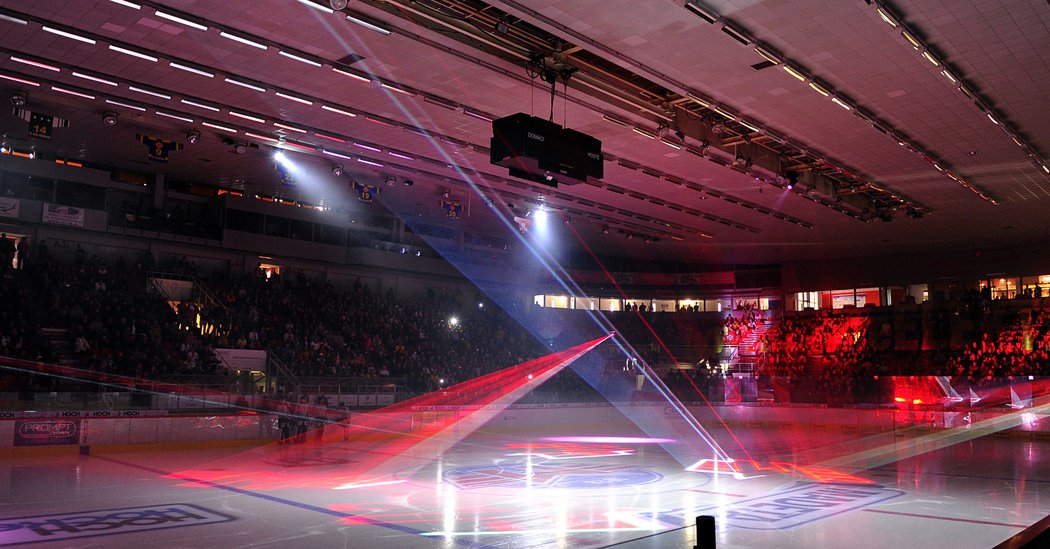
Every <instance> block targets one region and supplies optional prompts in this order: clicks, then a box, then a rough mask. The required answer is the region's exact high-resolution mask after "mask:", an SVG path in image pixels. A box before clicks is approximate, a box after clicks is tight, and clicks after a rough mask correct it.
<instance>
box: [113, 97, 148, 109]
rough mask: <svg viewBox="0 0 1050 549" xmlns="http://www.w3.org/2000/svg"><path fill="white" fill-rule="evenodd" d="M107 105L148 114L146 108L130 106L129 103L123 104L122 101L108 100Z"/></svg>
mask: <svg viewBox="0 0 1050 549" xmlns="http://www.w3.org/2000/svg"><path fill="white" fill-rule="evenodd" d="M106 103H109V104H110V105H116V106H118V107H125V108H128V109H132V110H136V111H142V112H146V108H145V107H139V106H136V105H129V104H127V103H121V102H120V101H113V100H111V99H107V100H106Z"/></svg>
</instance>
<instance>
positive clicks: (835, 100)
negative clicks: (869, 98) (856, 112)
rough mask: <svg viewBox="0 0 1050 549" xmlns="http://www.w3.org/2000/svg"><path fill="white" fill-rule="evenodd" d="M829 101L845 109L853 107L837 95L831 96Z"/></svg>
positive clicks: (849, 109) (848, 109)
mask: <svg viewBox="0 0 1050 549" xmlns="http://www.w3.org/2000/svg"><path fill="white" fill-rule="evenodd" d="M831 102H832V103H834V104H836V105H838V106H840V107H842V108H843V109H846V110H847V111H851V110H853V107H850V106H849V105H847V104H846V103H845V102H844V101H842V100H841V99H839V98H838V97H832V98H831Z"/></svg>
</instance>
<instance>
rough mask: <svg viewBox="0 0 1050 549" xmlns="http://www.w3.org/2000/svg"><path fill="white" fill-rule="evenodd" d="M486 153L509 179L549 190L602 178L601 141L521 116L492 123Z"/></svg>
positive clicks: (537, 119)
mask: <svg viewBox="0 0 1050 549" xmlns="http://www.w3.org/2000/svg"><path fill="white" fill-rule="evenodd" d="M489 151H490V152H489V160H490V161H491V162H492V163H493V164H495V165H496V166H503V167H504V168H507V169H508V170H510V175H512V176H514V177H520V178H521V179H526V180H529V181H535V182H537V183H542V184H544V185H549V186H551V187H557V186H558V183H563V184H566V185H574V184H576V183H583V182H585V181H587V178H594V179H601V178H602V177H603V176H604V174H605V168H604V166H603V160H602V142H601V141H599V140H597V139H595V138H593V137H591V136H589V135H586V134H584V133H580V132H578V131H575V130H570V129H567V128H562V127H561V126H559V125H558V124H555V123H553V122H549V121H547V120H544V119H542V118H538V117H535V116H530V115H528V114H525V113H521V112H520V113H518V114H513V115H511V116H508V117H505V118H500V119H499V120H494V121H493V122H492V140H491V141H490V142H489Z"/></svg>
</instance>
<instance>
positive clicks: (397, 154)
mask: <svg viewBox="0 0 1050 549" xmlns="http://www.w3.org/2000/svg"><path fill="white" fill-rule="evenodd" d="M386 153H387V154H389V155H390V156H393V157H394V158H400V159H401V160H415V158H413V157H411V156H408V155H407V154H401V153H397V152H394V151H387V152H386Z"/></svg>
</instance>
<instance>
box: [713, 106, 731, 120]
mask: <svg viewBox="0 0 1050 549" xmlns="http://www.w3.org/2000/svg"><path fill="white" fill-rule="evenodd" d="M711 110H713V111H715V112H717V113H718V114H720V115H722V116H724V117H726V118H727V119H729V120H736V116H735V115H733V113H731V112H729V111H724V110H722V109H721V108H719V107H714V108H712V109H711Z"/></svg>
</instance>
